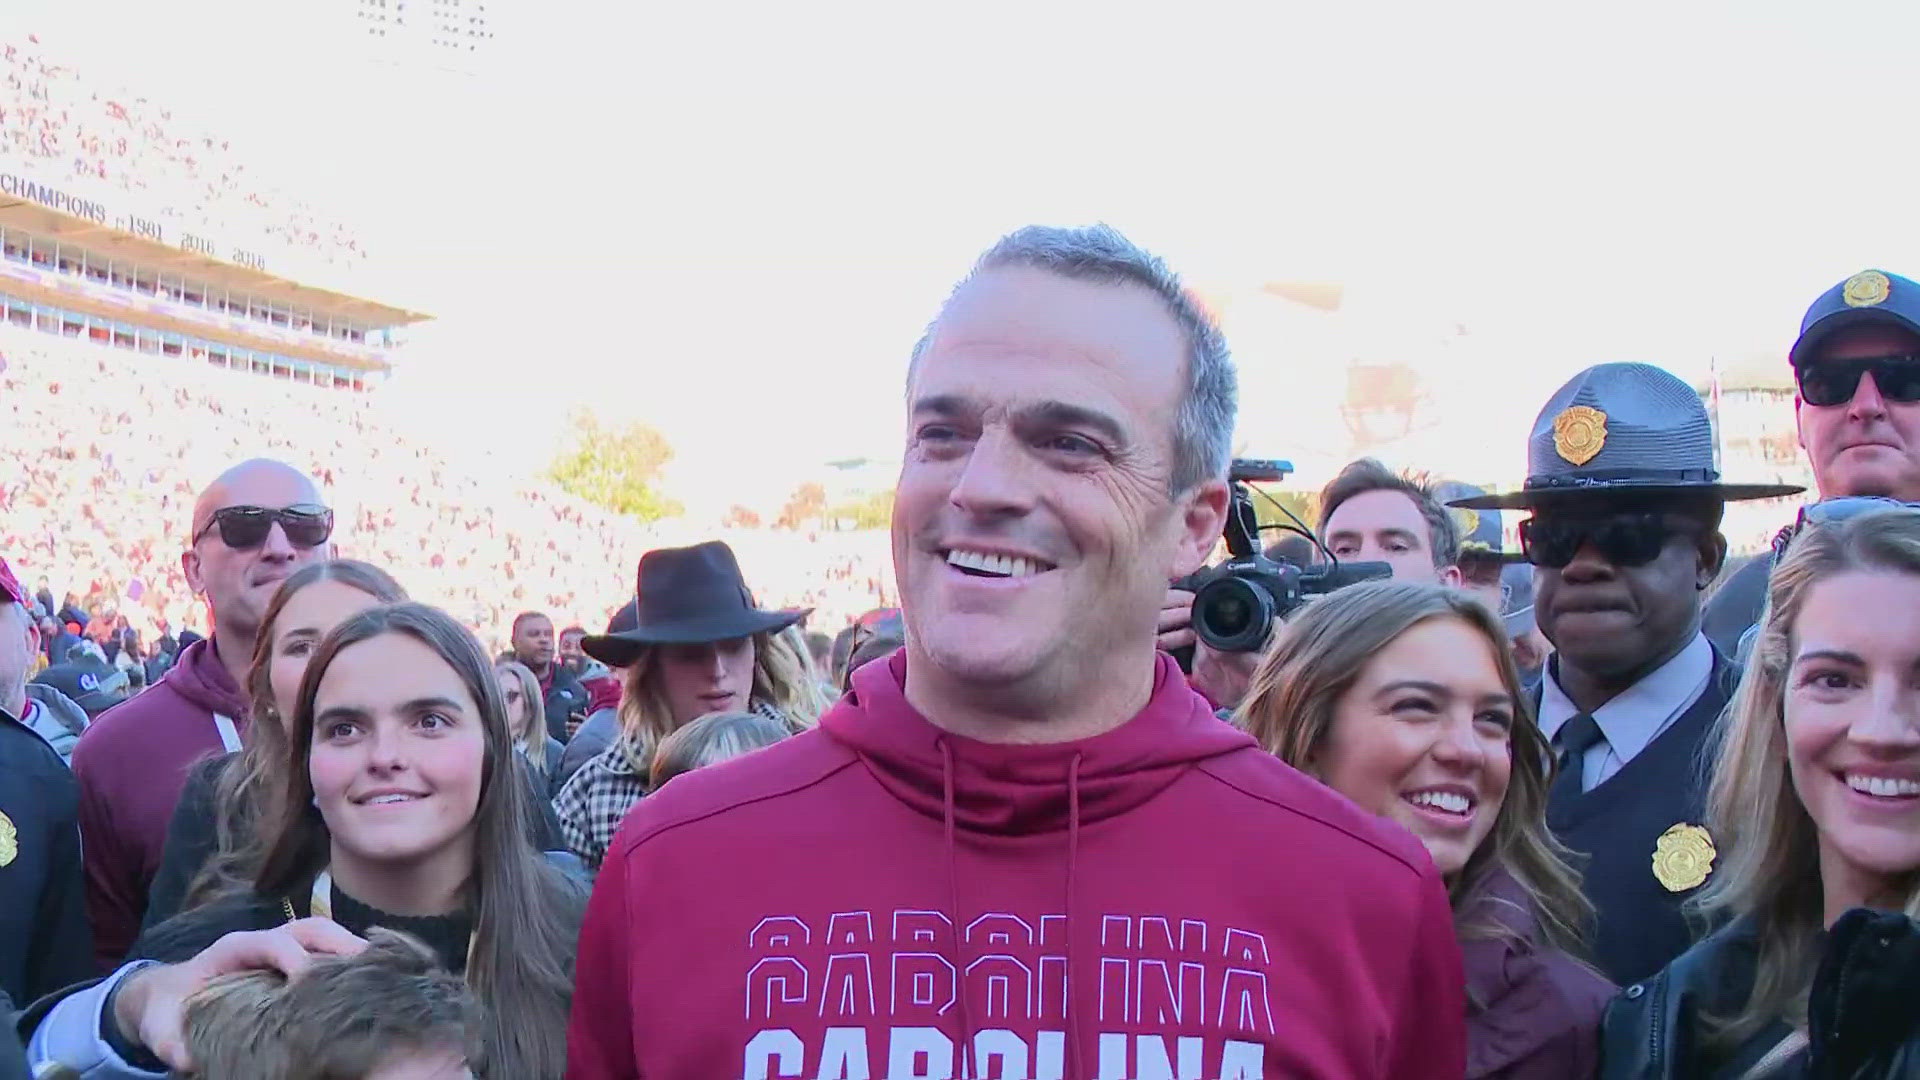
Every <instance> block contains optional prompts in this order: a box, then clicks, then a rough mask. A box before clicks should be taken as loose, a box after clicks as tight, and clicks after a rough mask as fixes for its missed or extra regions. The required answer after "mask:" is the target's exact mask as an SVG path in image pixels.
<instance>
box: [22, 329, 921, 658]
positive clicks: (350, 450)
mask: <svg viewBox="0 0 1920 1080" xmlns="http://www.w3.org/2000/svg"><path fill="white" fill-rule="evenodd" d="M0 365H3V370H0V458H3V459H4V460H6V461H8V462H10V463H12V467H11V468H10V469H8V470H7V472H6V473H5V475H4V477H3V478H0V550H4V551H7V552H8V553H9V556H10V558H11V559H12V561H13V563H14V565H15V566H16V567H18V568H19V571H20V573H21V574H22V576H23V577H26V578H29V579H30V580H31V579H37V578H39V577H41V576H47V577H50V578H52V579H53V582H54V586H55V590H56V592H63V591H73V592H75V593H77V594H80V595H81V596H82V597H83V598H84V597H88V596H92V597H94V598H96V599H99V600H102V601H104V602H107V603H112V604H114V605H116V606H117V607H118V608H119V609H120V611H121V612H122V614H125V615H127V616H128V618H129V621H130V622H131V624H132V625H133V626H134V627H135V628H136V629H138V630H140V631H141V632H142V634H143V635H150V634H151V631H152V628H153V626H154V624H155V620H156V619H158V618H161V617H165V618H166V619H168V621H169V622H170V624H171V625H172V626H173V627H174V628H175V629H178V628H181V627H184V626H196V625H197V626H199V628H200V629H202V630H203V631H204V629H205V627H204V625H200V624H201V621H202V620H203V619H204V616H203V614H202V613H201V611H200V609H199V605H198V604H197V602H195V600H194V598H193V596H192V595H191V593H190V591H189V590H188V588H187V585H186V582H185V580H184V579H183V577H182V576H181V571H180V565H179V555H180V551H181V550H182V548H183V546H184V545H185V542H186V537H185V532H186V530H187V528H188V525H189V520H188V519H189V516H190V513H191V506H192V501H193V498H194V493H195V491H196V490H197V488H198V487H199V486H200V485H202V484H204V483H205V482H206V481H207V480H208V479H210V478H211V477H212V476H214V475H216V474H217V473H218V472H219V471H220V470H221V469H222V468H224V467H225V466H226V465H228V464H231V463H233V462H235V461H238V460H241V459H244V458H247V457H252V456H260V455H265V456H271V457H278V458H281V459H284V460H286V461H289V462H292V463H294V464H296V465H299V466H300V467H302V468H305V469H308V470H310V471H311V472H312V473H313V474H314V475H315V476H316V477H317V478H318V479H319V480H320V482H321V484H322V486H323V488H324V489H325V490H326V492H327V494H328V496H329V498H330V499H331V500H332V502H333V505H334V507H335V510H336V513H337V515H338V521H339V525H338V529H337V535H336V539H337V540H338V542H339V547H340V549H341V551H342V553H343V554H347V555H351V556H354V557H356V558H364V559H369V560H372V561H374V562H376V563H379V564H380V565H382V566H385V567H387V568H389V569H390V570H392V571H393V573H394V574H395V575H396V576H397V577H399V578H400V580H401V581H403V582H404V583H405V584H406V586H407V588H408V589H409V591H411V592H412V593H413V594H414V596H415V597H417V598H419V599H422V600H426V601H428V602H431V603H435V604H439V605H442V606H444V607H446V608H447V609H448V610H449V611H451V612H453V613H454V614H455V615H457V616H459V617H460V618H462V619H465V620H468V621H469V623H470V624H471V625H472V626H473V627H474V628H475V629H476V630H477V631H478V632H479V633H480V634H481V635H482V637H483V638H487V637H491V638H493V639H494V641H495V642H496V643H500V642H504V641H505V639H506V636H507V631H508V624H509V623H510V621H511V620H512V618H513V616H514V614H516V613H517V612H518V611H521V610H524V609H528V608H538V609H542V610H546V611H548V612H551V613H552V614H553V616H554V618H555V620H556V621H557V622H560V624H561V625H565V623H566V622H567V621H579V622H581V623H583V624H585V625H588V626H599V625H604V623H605V620H606V618H607V616H608V615H609V614H610V612H611V611H612V610H613V609H614V608H615V607H618V606H619V605H620V604H621V603H622V602H623V601H624V599H625V598H626V596H628V595H630V590H631V589H632V587H633V586H632V580H633V572H634V566H635V565H636V564H637V562H638V560H639V556H640V554H641V552H643V551H645V550H647V549H648V548H650V547H654V546H659V545H661V544H678V543H688V542H692V541H694V540H698V539H708V538H712V537H714V536H721V537H723V538H724V539H726V540H727V541H728V542H729V543H731V544H733V545H734V547H735V549H736V550H737V551H738V552H739V554H740V560H741V563H742V565H743V566H744V567H745V568H746V570H747V573H748V575H749V580H750V582H751V583H752V584H753V585H754V587H755V588H756V589H757V590H759V592H760V593H761V596H760V600H761V601H762V602H763V603H767V604H770V605H775V606H782V607H801V606H805V607H813V608H815V609H816V611H817V614H816V616H815V618H814V620H813V622H812V625H813V626H815V627H816V628H821V629H825V630H827V631H828V632H832V631H834V630H837V629H838V628H839V627H840V626H842V625H844V624H845V623H846V622H847V621H850V620H851V619H852V618H853V617H855V616H857V615H858V614H860V613H861V612H863V611H865V610H867V609H869V608H872V607H875V606H877V605H879V604H881V603H883V602H886V601H887V599H888V597H889V596H890V595H891V594H892V591H893V588H892V574H891V568H890V559H889V556H888V548H887V539H886V535H885V533H882V532H867V533H854V534H836V533H821V534H808V533H804V532H785V531H758V530H737V529H729V530H721V529H719V528H717V526H714V525H711V524H703V523H698V522H686V521H676V522H670V523H665V524H663V525H662V526H661V527H659V528H656V529H645V528H642V527H640V526H639V525H638V524H636V523H634V522H632V521H629V520H626V519H622V518H619V517H616V516H614V515H611V514H608V513H606V512H605V511H602V510H599V509H598V508H596V507H593V506H591V505H588V504H586V503H583V502H581V501H580V500H577V499H574V498H572V497H570V496H567V495H564V494H562V493H560V492H558V491H556V490H552V489H550V488H548V487H545V486H542V485H541V484H540V483H539V482H514V481H512V480H508V479H504V478H501V477H498V476H491V475H485V474H483V473H481V472H480V471H479V470H477V469H474V468H472V467H469V468H468V469H466V470H463V469H462V468H460V467H459V466H457V465H455V464H454V463H452V462H450V461H448V460H447V459H446V458H445V457H444V456H442V455H441V454H440V453H438V452H437V451H436V450H435V449H434V448H432V447H430V446H427V445H425V444H423V443H422V442H420V441H419V440H417V439H415V438H413V437H411V436H410V435H409V434H408V429H407V424H406V418H405V417H396V416H392V415H390V414H389V413H388V412H387V410H386V409H385V407H384V406H383V403H381V402H380V401H379V399H378V395H377V394H376V395H373V396H372V397H371V398H370V397H369V396H368V395H360V394H351V393H342V392H338V391H333V390H328V389H322V388H317V387H310V386H304V385H300V384H292V383H286V382H281V381H276V380H271V379H263V378H260V377H258V376H254V375H250V374H246V373H243V372H238V371H229V370H222V369H218V368H213V367H208V366H204V365H199V364H194V363H191V362H187V361H182V360H177V359H171V358H167V357H160V356H152V355H147V354H142V353H138V352H133V351H130V350H125V349H119V348H115V347H113V346H112V345H110V344H100V343H96V342H93V341H90V340H86V339H79V340H75V339H66V338H59V337H53V336H49V335H46V334H41V333H37V332H35V331H31V330H23V329H19V328H15V327H0Z"/></svg>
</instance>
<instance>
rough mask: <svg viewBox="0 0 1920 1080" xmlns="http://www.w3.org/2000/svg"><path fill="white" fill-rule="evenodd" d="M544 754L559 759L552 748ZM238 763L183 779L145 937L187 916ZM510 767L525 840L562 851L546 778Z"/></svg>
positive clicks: (207, 764)
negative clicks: (227, 778)
mask: <svg viewBox="0 0 1920 1080" xmlns="http://www.w3.org/2000/svg"><path fill="white" fill-rule="evenodd" d="M548 749H549V752H551V753H555V754H556V756H558V755H557V751H555V750H554V748H552V747H549V748H548ZM239 760H240V755H239V753H237V752H236V753H232V754H226V755H224V756H221V757H212V758H207V759H206V760H204V761H200V762H198V763H196V764H195V765H194V766H193V770H192V771H191V772H189V773H188V774H187V784H186V786H185V787H184V788H182V789H180V801H179V802H178V803H176V804H175V805H174V808H173V818H172V820H170V821H168V822H167V843H166V846H165V847H163V848H161V849H160V869H159V870H157V871H155V873H154V875H153V888H152V891H151V892H149V893H148V895H147V914H146V916H145V919H144V920H143V921H142V923H141V925H140V928H141V930H142V931H143V932H144V931H146V930H148V929H151V928H152V927H155V926H158V925H159V924H161V923H163V922H165V921H167V920H168V919H170V918H172V917H173V916H175V915H178V914H179V913H180V912H181V911H183V910H185V908H186V899H187V890H188V889H190V888H192V886H193V881H194V879H195V878H196V877H198V876H199V875H200V871H201V870H202V869H203V868H205V866H206V865H207V861H208V860H209V859H211V858H213V855H214V852H215V851H216V850H217V849H218V848H219V843H220V835H219V831H218V830H219V818H218V815H219V812H220V810H219V806H218V805H217V796H218V793H219V789H220V779H221V777H222V776H224V775H225V774H226V771H227V769H228V768H229V767H230V766H231V765H232V764H233V763H235V762H237V761H239ZM514 767H515V771H516V772H517V773H518V774H519V776H520V780H521V783H522V785H523V787H524V789H525V791H526V793H527V799H528V802H527V830H528V838H529V839H530V840H532V841H533V845H534V847H536V848H538V849H539V850H541V851H559V850H561V849H562V848H563V847H564V845H563V844H562V843H561V840H560V819H559V817H558V816H557V815H555V814H554V812H553V800H552V796H551V795H550V794H549V793H548V791H547V783H548V780H547V777H545V776H542V775H540V774H539V773H538V772H536V771H535V770H534V768H533V765H532V764H531V763H530V762H528V761H527V760H526V759H525V758H524V757H522V756H520V755H519V754H515V755H514Z"/></svg>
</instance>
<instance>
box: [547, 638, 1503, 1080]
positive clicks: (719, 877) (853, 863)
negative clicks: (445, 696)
mask: <svg viewBox="0 0 1920 1080" xmlns="http://www.w3.org/2000/svg"><path fill="white" fill-rule="evenodd" d="M905 677H906V664H905V653H904V650H903V651H901V652H898V653H895V654H894V655H893V657H892V658H891V659H887V660H876V661H874V662H873V663H870V664H868V665H866V666H865V667H863V668H861V669H860V670H859V671H858V672H856V673H855V674H854V676H853V692H852V694H850V695H849V696H848V697H845V698H842V699H841V701H840V703H839V704H838V705H836V706H834V708H833V709H832V711H830V712H829V713H828V714H827V715H826V716H825V717H824V718H822V720H821V722H820V727H819V728H818V729H816V730H813V731H809V732H806V733H804V734H801V735H796V736H794V737H793V738H791V739H787V740H785V741H783V742H781V743H779V744H777V745H775V746H771V747H768V748H767V749H765V750H760V751H756V752H755V753H752V754H748V755H747V756H745V757H742V758H738V759H735V760H733V761H728V762H724V763H722V764H719V765H715V766H712V767H710V768H706V769H700V770H697V771H695V772H692V773H689V774H687V775H685V776H681V777H676V778H675V779H674V780H672V781H671V782H669V783H668V784H667V785H666V786H664V787H662V788H661V789H660V790H658V791H656V792H654V793H652V794H650V795H648V796H647V797H646V798H644V799H641V800H640V801H639V803H638V804H636V806H635V808H634V810H633V811H632V812H631V813H630V814H629V815H628V817H627V819H626V823H625V824H624V825H623V826H622V827H621V829H620V833H619V836H618V837H617V838H616V839H615V840H614V844H613V849H612V851H611V853H610V854H609V855H608V857H607V861H606V864H605V866H604V867H603V868H602V869H601V871H600V877H599V880H598V881H597V882H596V883H595V886H594V892H593V900H592V903H591V904H590V905H589V906H588V909H587V917H586V924H585V926H584V928H583V929H582V930H581V935H580V956H579V964H578V968H577V972H576V985H575V989H574V995H573V1018H572V1024H571V1026H570V1027H569V1029H568V1037H567V1065H568V1067H567V1076H568V1077H570V1078H571V1080H633V1078H636V1077H641V1076H644V1077H646V1078H647V1080H710V1078H712V1077H716V1076H742V1075H745V1076H906V1075H909V1074H913V1075H919V1076H1050V1077H1056V1078H1062V1077H1064V1078H1066V1080H1091V1078H1092V1077H1094V1076H1096V1075H1098V1076H1103V1077H1104V1076H1131V1077H1142V1076H1173V1075H1175V1070H1176V1068H1177V1070H1178V1075H1180V1076H1207V1077H1247V1078H1252V1077H1262V1076H1275V1077H1280V1076H1284V1077H1288V1078H1290V1080H1310V1078H1319V1080H1333V1078H1339V1080H1459V1077H1460V1074H1461V1065H1462V1060H1463V1058H1464V1056H1465V1049H1466V1046H1465V1043H1466V1038H1465V1035H1466V1032H1465V1023H1464V1020H1465V1013H1466V1002H1465V1000H1464V995H1463V993H1462V987H1463V981H1464V980H1463V975H1462V973H1461V968H1460V959H1459V947H1458V945H1457V943H1456V940H1455V936H1454V932H1453V926H1452V918H1451V913H1450V912H1449V910H1448V908H1447V900H1446V895H1445V893H1444V891H1443V889H1442V887H1441V884H1440V878H1439V875H1438V874H1436V873H1435V872H1434V869H1433V864H1432V862H1431V861H1430V860H1429V859H1428V858H1427V855H1426V852H1425V851H1424V850H1422V849H1421V847H1420V846H1419V844H1417V843H1415V842H1414V840H1413V838H1412V837H1411V836H1408V835H1407V834H1406V833H1404V832H1402V831H1400V830H1399V829H1398V828H1395V827H1394V826H1392V825H1391V824H1389V823H1387V822H1385V821H1383V820H1382V819H1380V818H1377V817H1374V816H1372V815H1370V814H1364V813H1362V812H1361V811H1359V810H1358V809H1356V808H1355V807H1354V806H1353V805H1352V804H1351V803H1349V802H1347V801H1346V800H1345V799H1342V798H1340V797H1339V796H1338V795H1336V794H1334V793H1333V791H1332V790H1331V789H1329V788H1326V787H1323V786H1322V785H1320V784H1318V783H1316V782H1314V781H1313V780H1310V779H1308V778H1307V777H1305V776H1302V775H1301V774H1299V773H1298V772H1295V771H1294V770H1293V769H1290V768H1288V767H1287V766H1286V765H1285V764H1283V763H1282V762H1281V761H1280V760H1279V759H1278V758H1275V757H1274V756H1273V755H1271V754H1268V753H1266V752H1264V751H1262V750H1261V749H1260V747H1259V746H1258V745H1257V744H1256V743H1255V742H1254V741H1253V739H1252V738H1250V737H1249V736H1247V735H1246V734H1245V733H1243V732H1240V731H1236V730H1235V729H1234V728H1232V727H1230V726H1228V725H1227V724H1224V723H1221V722H1220V721H1219V720H1218V719H1216V718H1215V717H1214V715H1213V709H1212V707H1210V706H1209V705H1208V704H1207V703H1206V702H1205V701H1204V700H1203V699H1202V698H1201V697H1200V695H1198V694H1196V693H1194V692H1193V691H1192V690H1191V689H1190V688H1188V686H1187V683H1186V680H1185V679H1184V678H1183V677H1182V676H1181V674H1180V670H1179V668H1177V667H1175V666H1174V662H1173V659H1172V658H1171V657H1168V656H1162V657H1160V658H1159V661H1158V667H1157V669H1156V672H1155V681H1154V693H1153V697H1152V699H1151V700H1150V701H1149V702H1148V703H1147V705H1146V707H1145V708H1144V709H1142V710H1141V712H1140V713H1139V715H1137V716H1135V717H1134V718H1133V719H1132V720H1131V721H1129V722H1128V723H1126V724H1124V725H1122V726H1121V727H1119V728H1116V729H1114V730H1112V731H1109V732H1107V733H1105V734H1102V735H1096V736H1094V737H1092V738H1088V739H1082V740H1079V741H1077V742H1070V743H1058V744H1051V745H1042V746H1008V745H989V744H986V743H981V742H976V741H974V740H972V739H966V738H962V737H960V736H957V735H953V734H950V733H947V732H945V731H942V730H941V729H940V728H938V727H935V726H934V725H933V724H932V723H930V722H928V721H927V720H926V719H925V718H924V717H922V716H921V715H920V714H919V713H918V712H916V711H915V710H914V708H913V707H912V706H911V705H909V704H908V703H907V700H906V695H905ZM996 1058H997V1059H998V1061H997V1062H996V1061H995V1060H994V1059H996ZM921 1061H924V1062H925V1064H924V1065H921V1064H918V1063H919V1062H921Z"/></svg>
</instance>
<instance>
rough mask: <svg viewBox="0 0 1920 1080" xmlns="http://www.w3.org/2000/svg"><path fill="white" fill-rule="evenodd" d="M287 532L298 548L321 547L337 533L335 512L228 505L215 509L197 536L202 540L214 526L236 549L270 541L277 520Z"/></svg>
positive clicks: (288, 537)
mask: <svg viewBox="0 0 1920 1080" xmlns="http://www.w3.org/2000/svg"><path fill="white" fill-rule="evenodd" d="M276 521H277V522H279V523H280V528H281V529H283V530H285V531H286V534H287V543H289V544H292V545H293V546H294V547H297V548H313V547H319V546H320V545H321V544H324V543H326V542H327V538H328V537H330V536H332V535H333V511H331V510H329V509H327V508H326V507H324V506H289V507H286V508H285V509H278V510H276V509H274V508H272V507H266V506H228V507H224V508H222V509H219V510H215V511H214V512H213V520H212V521H209V522H207V526H206V528H204V529H201V530H200V532H199V533H198V534H196V535H195V536H194V538H193V542H194V543H196V544H197V543H199V542H200V541H201V539H202V538H204V537H205V536H206V535H207V534H208V533H210V532H212V531H213V530H214V529H216V528H217V529H219V530H220V542H221V543H223V544H225V545H227V546H228V547H230V548H232V549H233V550H235V551H251V550H253V549H254V548H257V547H259V546H260V545H261V544H264V543H266V542H267V535H268V534H269V533H271V532H272V531H273V523H274V522H276Z"/></svg>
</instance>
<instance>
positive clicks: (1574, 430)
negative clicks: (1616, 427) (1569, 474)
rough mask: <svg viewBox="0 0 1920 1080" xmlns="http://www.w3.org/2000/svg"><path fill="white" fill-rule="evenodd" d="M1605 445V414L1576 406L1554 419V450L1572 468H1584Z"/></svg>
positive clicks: (1597, 410) (1586, 407)
mask: <svg viewBox="0 0 1920 1080" xmlns="http://www.w3.org/2000/svg"><path fill="white" fill-rule="evenodd" d="M1605 445H1607V414H1606V413H1603V412H1601V411H1600V410H1599V409H1595V408H1592V407H1591V406H1587V405H1575V406H1573V407H1572V408H1570V409H1567V410H1566V411H1565V412H1563V413H1561V414H1560V415H1559V416H1556V417H1554V418H1553V449H1554V451H1555V452H1556V453H1558V454H1559V455H1560V456H1561V457H1563V458H1565V459H1567V460H1568V461H1570V462H1572V463H1573V464H1575V465H1585V464H1586V463H1587V462H1589V461H1592V460H1593V459H1594V457H1595V456H1596V455H1598V454H1599V453H1600V448H1601V447H1603V446H1605Z"/></svg>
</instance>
